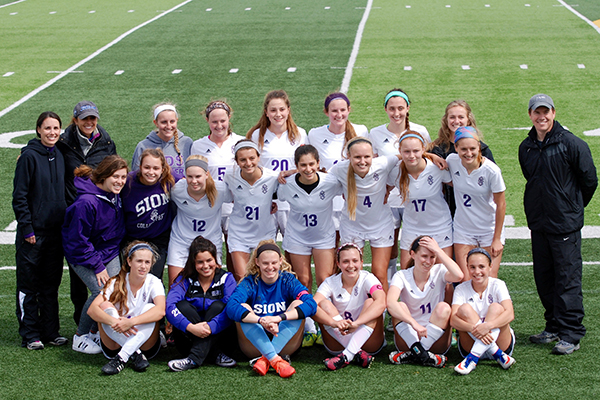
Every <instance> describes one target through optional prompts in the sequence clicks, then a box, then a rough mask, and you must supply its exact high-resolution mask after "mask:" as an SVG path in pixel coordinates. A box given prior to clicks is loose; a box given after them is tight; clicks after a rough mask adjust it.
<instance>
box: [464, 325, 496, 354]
mask: <svg viewBox="0 0 600 400" xmlns="http://www.w3.org/2000/svg"><path fill="white" fill-rule="evenodd" d="M490 334H491V335H492V337H493V338H494V341H493V342H492V343H491V344H485V343H483V342H482V341H481V340H479V339H477V338H475V336H473V334H471V333H469V336H471V337H472V338H473V340H475V343H473V347H472V348H471V354H473V355H474V356H477V357H481V356H482V355H484V354H485V353H486V352H488V351H491V352H492V353H491V354H493V353H495V352H496V351H497V350H498V345H497V344H496V340H498V335H499V334H500V329H498V328H496V329H492V330H491V331H490Z"/></svg>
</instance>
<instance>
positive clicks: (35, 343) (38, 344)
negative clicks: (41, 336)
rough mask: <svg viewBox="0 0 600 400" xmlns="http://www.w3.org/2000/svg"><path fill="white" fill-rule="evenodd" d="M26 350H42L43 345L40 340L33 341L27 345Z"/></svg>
mask: <svg viewBox="0 0 600 400" xmlns="http://www.w3.org/2000/svg"><path fill="white" fill-rule="evenodd" d="M27 348H28V349H29V350H44V343H42V341H41V340H33V341H31V342H29V343H27Z"/></svg>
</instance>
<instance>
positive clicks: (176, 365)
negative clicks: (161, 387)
mask: <svg viewBox="0 0 600 400" xmlns="http://www.w3.org/2000/svg"><path fill="white" fill-rule="evenodd" d="M167 365H168V366H169V369H170V370H171V371H175V372H179V371H187V370H188V369H194V368H198V364H196V362H195V361H194V360H192V359H191V358H189V357H186V358H180V359H179V360H171V361H169V362H168V363H167Z"/></svg>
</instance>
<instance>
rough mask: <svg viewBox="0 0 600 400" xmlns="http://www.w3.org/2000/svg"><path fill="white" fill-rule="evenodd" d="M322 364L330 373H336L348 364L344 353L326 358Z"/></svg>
mask: <svg viewBox="0 0 600 400" xmlns="http://www.w3.org/2000/svg"><path fill="white" fill-rule="evenodd" d="M323 362H324V363H325V366H326V367H327V369H330V370H331V371H337V370H338V369H342V368H344V367H345V366H346V365H348V364H350V362H348V359H347V358H346V355H345V354H344V353H340V354H338V355H337V356H334V357H329V358H326V359H325V361H323Z"/></svg>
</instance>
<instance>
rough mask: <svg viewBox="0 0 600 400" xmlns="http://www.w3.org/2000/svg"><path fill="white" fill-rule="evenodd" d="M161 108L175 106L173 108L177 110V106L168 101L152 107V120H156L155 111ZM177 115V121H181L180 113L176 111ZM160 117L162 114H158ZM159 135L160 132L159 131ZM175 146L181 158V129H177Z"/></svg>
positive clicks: (174, 136)
mask: <svg viewBox="0 0 600 400" xmlns="http://www.w3.org/2000/svg"><path fill="white" fill-rule="evenodd" d="M160 106H173V107H175V108H177V106H176V105H175V104H173V103H170V102H168V101H166V102H163V103H158V104H155V105H154V106H153V107H152V120H154V110H156V109H157V108H158V107H160ZM165 111H166V110H165ZM175 114H176V115H177V120H179V113H178V112H177V111H176V112H175ZM158 115H160V114H158ZM157 129H158V128H157ZM157 133H158V131H157ZM173 146H175V151H176V152H177V154H178V155H179V156H180V157H181V150H179V129H177V132H175V135H173Z"/></svg>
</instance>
